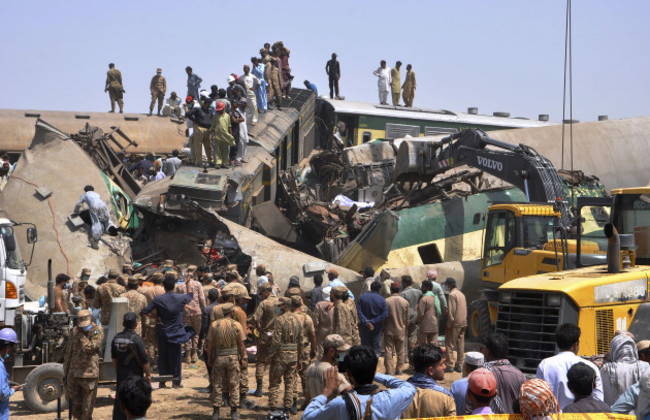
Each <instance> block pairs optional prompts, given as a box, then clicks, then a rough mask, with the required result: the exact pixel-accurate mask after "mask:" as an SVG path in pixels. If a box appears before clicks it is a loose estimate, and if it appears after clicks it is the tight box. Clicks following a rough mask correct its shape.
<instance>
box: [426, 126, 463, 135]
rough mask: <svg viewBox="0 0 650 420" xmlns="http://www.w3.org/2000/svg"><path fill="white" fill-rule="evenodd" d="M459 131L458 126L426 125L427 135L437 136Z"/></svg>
mask: <svg viewBox="0 0 650 420" xmlns="http://www.w3.org/2000/svg"><path fill="white" fill-rule="evenodd" d="M454 133H458V129H457V128H449V127H424V135H425V136H435V135H437V134H454Z"/></svg>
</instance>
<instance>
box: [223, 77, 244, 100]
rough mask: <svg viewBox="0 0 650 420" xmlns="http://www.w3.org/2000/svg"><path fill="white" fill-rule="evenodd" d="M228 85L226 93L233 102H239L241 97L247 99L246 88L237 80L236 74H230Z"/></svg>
mask: <svg viewBox="0 0 650 420" xmlns="http://www.w3.org/2000/svg"><path fill="white" fill-rule="evenodd" d="M227 81H228V87H227V88H226V95H227V96H228V100H229V101H230V102H231V103H237V102H238V101H239V100H240V99H246V89H244V87H243V86H242V85H240V84H239V83H236V82H237V79H235V76H234V75H232V74H231V75H230V76H228V79H227Z"/></svg>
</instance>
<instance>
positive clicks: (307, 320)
mask: <svg viewBox="0 0 650 420" xmlns="http://www.w3.org/2000/svg"><path fill="white" fill-rule="evenodd" d="M304 308H305V306H304V305H303V304H302V299H301V298H300V296H297V295H296V296H292V297H291V311H292V312H293V314H294V315H295V316H297V317H298V319H299V320H300V324H301V325H302V351H301V352H300V353H299V354H298V367H297V371H298V375H299V376H300V383H301V385H302V392H303V394H304V392H305V389H306V388H305V380H306V379H307V377H306V375H305V374H306V373H307V368H308V367H309V365H310V364H311V359H313V358H314V357H316V331H315V330H314V321H312V319H311V317H310V316H309V315H308V314H306V313H305V312H304ZM297 386H298V381H296V387H297ZM296 387H294V390H293V392H294V398H293V405H294V407H295V405H296V399H297V395H298V392H297V391H296ZM306 403H307V401H305V404H306ZM303 409H304V407H303Z"/></svg>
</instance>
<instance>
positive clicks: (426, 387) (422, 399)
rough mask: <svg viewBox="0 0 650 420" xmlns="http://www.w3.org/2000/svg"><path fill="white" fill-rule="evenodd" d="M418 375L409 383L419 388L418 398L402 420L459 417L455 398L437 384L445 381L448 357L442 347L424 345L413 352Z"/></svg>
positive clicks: (416, 396)
mask: <svg viewBox="0 0 650 420" xmlns="http://www.w3.org/2000/svg"><path fill="white" fill-rule="evenodd" d="M413 367H414V369H415V375H413V376H411V377H410V378H409V379H408V382H409V383H410V384H411V385H413V386H415V387H416V388H417V392H416V394H415V398H413V402H412V403H411V405H409V407H408V408H407V409H406V410H405V411H404V412H403V413H402V418H405V419H412V418H426V417H448V416H455V415H456V404H455V403H454V397H453V395H452V394H451V392H449V390H447V388H445V387H443V386H441V385H439V384H438V382H436V381H442V380H444V379H445V356H444V354H443V353H442V350H441V349H440V347H437V346H435V345H433V344H420V345H418V346H417V347H416V348H415V349H414V350H413Z"/></svg>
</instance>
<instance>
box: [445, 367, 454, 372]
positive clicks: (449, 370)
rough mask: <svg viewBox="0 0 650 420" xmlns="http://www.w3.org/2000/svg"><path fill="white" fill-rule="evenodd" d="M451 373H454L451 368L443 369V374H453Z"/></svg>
mask: <svg viewBox="0 0 650 420" xmlns="http://www.w3.org/2000/svg"><path fill="white" fill-rule="evenodd" d="M453 371H454V369H452V368H450V367H448V368H445V373H451V372H453Z"/></svg>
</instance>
